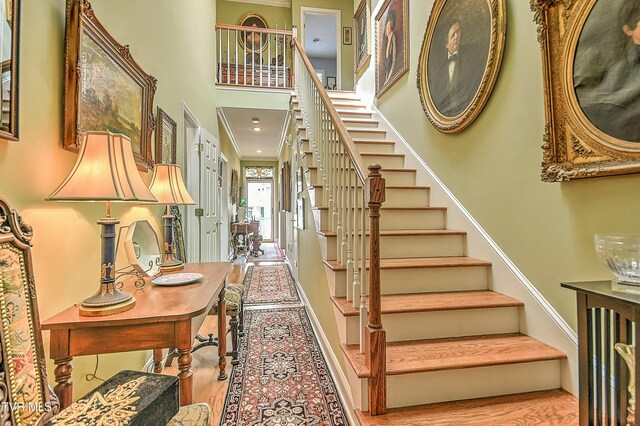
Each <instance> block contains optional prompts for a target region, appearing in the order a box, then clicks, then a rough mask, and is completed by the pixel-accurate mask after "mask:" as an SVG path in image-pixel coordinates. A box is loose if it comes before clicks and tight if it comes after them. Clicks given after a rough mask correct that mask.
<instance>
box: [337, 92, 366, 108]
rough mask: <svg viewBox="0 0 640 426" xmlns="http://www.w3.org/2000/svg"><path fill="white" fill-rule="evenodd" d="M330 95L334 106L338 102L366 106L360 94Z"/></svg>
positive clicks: (339, 103)
mask: <svg viewBox="0 0 640 426" xmlns="http://www.w3.org/2000/svg"><path fill="white" fill-rule="evenodd" d="M329 97H330V98H331V102H333V105H334V106H335V105H336V104H338V105H358V106H361V107H364V106H365V105H364V104H363V103H362V101H361V100H360V98H359V97H358V96H343V95H334V96H329ZM343 98H348V99H343ZM341 108H342V107H341Z"/></svg>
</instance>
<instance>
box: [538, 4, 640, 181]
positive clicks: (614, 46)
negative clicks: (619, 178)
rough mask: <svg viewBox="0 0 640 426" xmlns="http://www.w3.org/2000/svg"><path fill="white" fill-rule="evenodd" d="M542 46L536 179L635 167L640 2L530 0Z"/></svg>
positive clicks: (639, 140) (639, 133)
mask: <svg viewBox="0 0 640 426" xmlns="http://www.w3.org/2000/svg"><path fill="white" fill-rule="evenodd" d="M531 8H532V10H533V12H534V13H535V17H534V19H535V21H536V23H537V24H538V41H539V42H540V45H541V49H542V66H543V77H544V78H543V81H544V90H545V108H546V129H545V135H544V144H543V152H544V153H543V161H542V180H543V181H547V182H559V181H567V180H571V179H578V178H587V177H595V176H607V175H617V174H624V173H638V172H640V124H639V123H640V121H639V120H638V116H639V115H638V114H639V113H640V79H639V78H638V77H640V62H639V61H638V60H639V59H640V25H639V23H640V4H639V3H638V2H637V1H635V0H633V1H632V0H585V1H576V0H564V1H557V0H532V1H531Z"/></svg>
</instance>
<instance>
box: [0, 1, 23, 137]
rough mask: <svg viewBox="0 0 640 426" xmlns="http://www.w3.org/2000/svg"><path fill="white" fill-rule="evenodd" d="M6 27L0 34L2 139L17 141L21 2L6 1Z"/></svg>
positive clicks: (0, 131) (0, 132) (0, 133)
mask: <svg viewBox="0 0 640 426" xmlns="http://www.w3.org/2000/svg"><path fill="white" fill-rule="evenodd" d="M4 6H5V7H4V11H3V12H4V14H5V18H6V25H4V28H3V31H2V33H0V43H1V44H2V46H3V48H2V60H1V61H0V66H1V67H2V70H1V72H2V89H1V90H2V105H3V107H2V114H1V115H0V139H4V140H9V141H17V140H18V138H19V127H20V126H19V121H20V120H19V118H20V114H19V111H18V110H19V99H20V94H19V93H18V90H19V88H20V85H19V79H20V78H19V77H20V76H19V72H18V70H19V69H20V66H19V56H20V9H21V0H5V5H4Z"/></svg>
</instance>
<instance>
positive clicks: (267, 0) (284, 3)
mask: <svg viewBox="0 0 640 426" xmlns="http://www.w3.org/2000/svg"><path fill="white" fill-rule="evenodd" d="M227 1H232V2H235V3H253V4H260V5H265V6H275V7H291V0H227Z"/></svg>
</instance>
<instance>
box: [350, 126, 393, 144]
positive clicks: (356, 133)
mask: <svg viewBox="0 0 640 426" xmlns="http://www.w3.org/2000/svg"><path fill="white" fill-rule="evenodd" d="M347 130H348V131H349V135H350V136H351V139H369V140H376V141H383V140H385V138H386V137H387V132H367V131H364V130H360V129H359V126H358V127H355V126H354V128H352V129H349V128H347Z"/></svg>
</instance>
